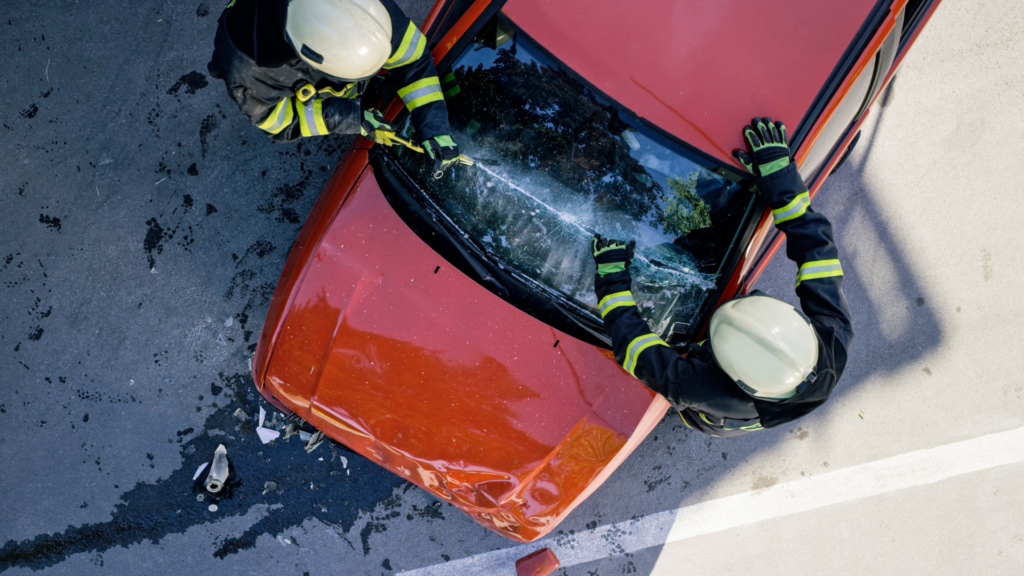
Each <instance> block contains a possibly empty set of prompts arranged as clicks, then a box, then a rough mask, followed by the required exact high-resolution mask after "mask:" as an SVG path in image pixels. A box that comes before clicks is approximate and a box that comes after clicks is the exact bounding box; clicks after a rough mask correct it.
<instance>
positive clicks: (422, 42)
mask: <svg viewBox="0 0 1024 576" xmlns="http://www.w3.org/2000/svg"><path fill="white" fill-rule="evenodd" d="M426 47H427V39H426V38H425V37H424V36H423V34H421V33H420V31H419V28H416V25H415V24H413V23H412V22H409V25H408V26H407V27H406V28H405V36H402V43H401V44H399V45H398V50H395V53H394V54H392V55H391V58H388V60H387V62H385V63H384V68H385V69H386V70H390V69H392V68H398V67H399V66H405V65H406V64H409V63H411V62H415V61H417V60H419V58H420V56H422V55H423V50H425V49H426Z"/></svg>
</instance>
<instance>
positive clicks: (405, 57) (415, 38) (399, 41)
mask: <svg viewBox="0 0 1024 576" xmlns="http://www.w3.org/2000/svg"><path fill="white" fill-rule="evenodd" d="M383 4H384V6H385V8H387V10H388V13H390V15H391V30H392V32H391V36H392V40H391V57H390V58H388V60H387V62H385V63H384V69H385V70H387V74H385V75H384V80H385V82H387V83H388V84H390V85H391V86H393V87H394V88H395V89H396V90H397V91H398V96H399V97H401V98H402V101H403V102H405V107H406V108H407V109H408V110H409V113H410V114H411V115H412V125H413V128H415V129H416V139H417V140H420V141H423V140H428V139H430V138H433V137H436V136H449V137H450V136H451V133H452V131H451V127H450V126H449V125H448V108H447V107H446V106H445V103H444V93H443V90H442V87H441V81H440V79H439V78H438V76H437V68H435V67H434V58H433V56H432V55H431V53H430V50H429V49H428V47H427V38H426V36H424V35H423V33H422V32H420V30H419V28H417V27H416V25H415V24H413V22H412V20H410V19H409V17H408V16H406V15H405V14H404V13H403V12H402V9H401V8H399V7H398V5H397V4H395V3H394V2H393V1H392V0H383Z"/></svg>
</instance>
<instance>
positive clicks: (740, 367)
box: [591, 118, 853, 436]
mask: <svg viewBox="0 0 1024 576" xmlns="http://www.w3.org/2000/svg"><path fill="white" fill-rule="evenodd" d="M752 125H753V127H751V126H747V127H746V128H744V135H745V136H746V138H747V140H748V141H749V142H750V145H751V147H752V149H753V156H751V155H748V154H747V153H746V152H742V151H736V152H734V153H733V154H734V156H736V158H737V159H738V160H739V161H740V163H741V164H743V166H744V167H745V168H746V169H747V170H748V171H749V172H750V173H751V174H752V175H753V176H754V177H755V179H754V181H755V183H756V184H757V188H758V190H760V193H761V194H762V195H763V196H764V198H765V199H766V200H767V201H768V204H769V205H770V206H771V208H772V209H773V210H772V214H773V216H774V220H775V226H776V227H777V228H778V229H779V230H781V231H782V232H783V233H784V234H785V235H786V255H787V256H788V257H789V259H790V260H793V261H794V262H796V263H797V265H798V266H799V271H798V272H797V277H796V294H797V296H798V297H799V298H800V307H801V308H802V309H803V312H801V311H800V310H797V309H795V308H794V307H792V306H790V305H789V304H786V303H785V302H782V301H780V300H776V299H774V298H770V297H768V296H766V295H764V294H763V293H760V292H757V291H755V292H753V293H751V294H749V295H746V296H740V297H738V298H734V299H732V300H730V301H728V302H726V303H725V304H722V306H720V307H719V308H718V309H717V310H716V311H715V313H714V314H713V315H712V316H711V321H710V323H709V326H708V339H707V340H704V341H703V342H700V343H699V344H695V345H691V346H690V347H689V352H688V353H687V354H686V355H685V356H680V355H679V354H678V353H676V352H675V351H673V350H672V349H671V348H669V347H668V345H667V344H666V343H665V342H664V341H662V339H661V338H659V337H658V336H657V335H656V334H654V333H653V332H652V331H651V329H650V327H649V326H648V325H647V323H646V322H644V320H643V319H642V318H641V317H640V314H639V312H638V310H637V307H636V303H635V302H634V301H633V296H632V295H631V294H630V275H629V265H630V263H631V262H632V258H633V246H634V243H633V242H629V243H625V242H620V241H617V240H610V239H607V238H602V237H601V236H600V235H595V236H594V238H593V240H592V243H591V248H592V253H593V255H594V259H595V261H596V262H597V276H596V277H595V290H596V292H597V298H598V307H599V309H600V312H601V317H602V318H603V319H604V322H605V326H606V327H607V329H608V332H609V334H610V335H611V338H612V347H613V349H614V352H615V359H616V361H617V362H618V363H619V364H621V365H622V367H623V368H625V369H626V371H627V372H629V373H630V374H631V375H633V376H634V377H636V378H638V379H639V380H640V381H641V382H643V383H644V385H645V386H647V387H648V388H650V389H651V390H653V391H654V392H657V393H658V394H661V395H662V396H664V397H665V398H666V399H667V400H668V401H669V402H670V403H671V404H672V406H673V407H674V408H675V409H676V410H678V411H679V415H680V417H681V418H682V419H683V422H685V423H686V425H687V426H689V427H691V428H694V429H696V430H699V431H701V432H704V433H706V434H710V435H712V436H736V435H740V434H745V433H748V432H751V431H753V430H760V429H763V428H772V427H775V426H779V425H780V424H785V423H786V422H790V421H792V420H795V419H797V418H800V417H801V416H804V415H805V414H807V413H809V412H811V411H812V410H814V409H815V408H817V407H818V406H821V405H822V404H823V403H824V402H825V401H826V400H828V397H829V395H830V394H831V393H832V390H833V389H834V388H835V385H836V382H837V381H838V380H839V378H840V376H842V374H843V369H844V368H845V367H846V360H847V355H848V354H849V350H850V345H851V343H852V342H853V326H852V324H851V322H850V307H849V305H848V304H847V302H846V296H845V295H844V294H843V270H842V266H841V265H840V262H839V252H838V250H837V249H836V244H835V241H834V239H833V234H832V225H831V224H830V223H829V221H828V220H827V219H826V218H825V217H824V216H823V215H821V214H818V213H817V212H815V211H814V210H813V209H812V208H811V206H810V199H809V196H808V193H807V186H806V185H805V184H804V181H803V179H802V178H801V177H800V173H799V172H797V167H796V163H795V162H792V161H791V160H790V152H789V142H788V138H787V135H786V127H785V126H784V125H783V124H782V123H781V122H776V123H773V122H772V121H771V119H770V118H764V119H762V118H755V119H754V121H753V122H752Z"/></svg>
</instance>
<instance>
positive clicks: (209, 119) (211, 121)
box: [199, 114, 217, 160]
mask: <svg viewBox="0 0 1024 576" xmlns="http://www.w3.org/2000/svg"><path fill="white" fill-rule="evenodd" d="M215 128H217V117H216V116H214V115H213V114H207V115H206V118H203V122H202V124H200V125H199V150H200V153H201V154H202V158H203V160H205V159H206V153H207V152H208V151H209V150H210V144H209V143H208V142H207V137H208V136H209V135H210V132H213V131H214V129H215Z"/></svg>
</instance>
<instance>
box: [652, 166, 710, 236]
mask: <svg viewBox="0 0 1024 576" xmlns="http://www.w3.org/2000/svg"><path fill="white" fill-rule="evenodd" d="M668 188H669V193H668V194H666V195H665V198H664V199H665V210H664V212H662V229H663V230H664V231H665V232H666V233H668V234H674V235H676V236H686V234H688V233H689V232H691V231H693V230H697V229H698V228H707V227H708V226H711V210H710V209H709V208H708V204H707V202H705V201H704V199H703V198H701V197H700V195H699V194H698V193H697V172H693V173H692V174H690V175H689V176H687V177H686V178H680V177H678V176H673V177H672V178H669V179H668Z"/></svg>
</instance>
